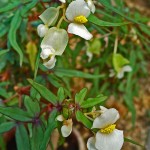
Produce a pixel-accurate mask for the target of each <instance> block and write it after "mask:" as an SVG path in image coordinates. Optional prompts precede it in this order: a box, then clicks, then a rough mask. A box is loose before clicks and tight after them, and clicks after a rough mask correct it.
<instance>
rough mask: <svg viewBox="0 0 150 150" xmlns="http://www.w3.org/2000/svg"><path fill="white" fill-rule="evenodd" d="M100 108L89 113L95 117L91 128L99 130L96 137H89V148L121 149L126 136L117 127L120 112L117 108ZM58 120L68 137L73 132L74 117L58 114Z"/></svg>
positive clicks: (64, 134) (90, 149) (92, 149)
mask: <svg viewBox="0 0 150 150" xmlns="http://www.w3.org/2000/svg"><path fill="white" fill-rule="evenodd" d="M100 109H101V110H93V111H92V112H90V113H88V114H90V115H92V118H94V120H93V125H92V128H91V129H92V130H93V129H95V130H96V131H97V132H96V135H95V136H94V137H90V138H89V139H88V141H87V148H88V150H110V149H111V150H120V149H121V147H122V145H123V142H124V136H123V131H122V130H118V129H116V124H115V123H116V121H117V120H118V119H119V113H118V111H117V110H116V109H115V108H110V109H107V108H105V107H103V106H100ZM87 117H88V116H87ZM56 120H57V121H60V122H62V126H61V133H62V136H63V137H68V136H69V135H70V134H71V132H72V125H73V122H72V119H71V118H69V119H65V118H64V116H63V115H58V116H57V118H56ZM95 130H94V131H95Z"/></svg>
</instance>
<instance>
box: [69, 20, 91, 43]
mask: <svg viewBox="0 0 150 150" xmlns="http://www.w3.org/2000/svg"><path fill="white" fill-rule="evenodd" d="M68 33H72V34H75V35H78V36H80V37H82V38H84V39H85V40H90V39H91V38H92V37H93V35H92V34H91V33H90V32H89V31H88V30H87V29H86V27H85V26H84V25H82V24H77V23H70V24H69V26H68Z"/></svg>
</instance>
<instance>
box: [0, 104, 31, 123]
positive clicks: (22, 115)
mask: <svg viewBox="0 0 150 150" xmlns="http://www.w3.org/2000/svg"><path fill="white" fill-rule="evenodd" d="M0 113H1V114H3V115H5V116H8V117H10V118H12V119H15V120H17V121H22V122H28V121H32V116H31V115H30V114H29V113H28V112H25V111H23V110H22V109H19V108H16V107H0Z"/></svg>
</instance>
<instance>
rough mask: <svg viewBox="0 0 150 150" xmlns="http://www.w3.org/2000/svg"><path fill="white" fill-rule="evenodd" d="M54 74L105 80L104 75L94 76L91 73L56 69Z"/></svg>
mask: <svg viewBox="0 0 150 150" xmlns="http://www.w3.org/2000/svg"><path fill="white" fill-rule="evenodd" d="M54 73H55V74H56V75H57V76H60V77H80V78H87V79H95V78H103V77H104V75H92V74H89V73H85V72H81V71H77V70H71V69H63V68H55V69H54Z"/></svg>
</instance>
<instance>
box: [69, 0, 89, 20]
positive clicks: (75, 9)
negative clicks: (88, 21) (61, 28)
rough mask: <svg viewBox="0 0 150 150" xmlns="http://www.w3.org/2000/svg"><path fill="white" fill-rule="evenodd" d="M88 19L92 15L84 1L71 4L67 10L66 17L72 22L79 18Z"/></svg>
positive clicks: (80, 0)
mask: <svg viewBox="0 0 150 150" xmlns="http://www.w3.org/2000/svg"><path fill="white" fill-rule="evenodd" d="M81 15H82V16H85V17H88V16H89V15H90V9H89V7H88V6H87V4H86V2H85V1H84V0H76V1H73V2H71V3H70V4H69V6H68V8H67V10H66V17H67V19H68V20H70V21H74V18H75V17H77V16H81Z"/></svg>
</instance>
